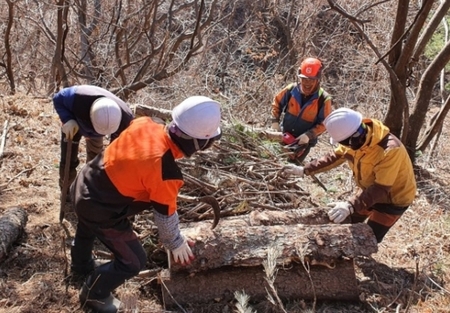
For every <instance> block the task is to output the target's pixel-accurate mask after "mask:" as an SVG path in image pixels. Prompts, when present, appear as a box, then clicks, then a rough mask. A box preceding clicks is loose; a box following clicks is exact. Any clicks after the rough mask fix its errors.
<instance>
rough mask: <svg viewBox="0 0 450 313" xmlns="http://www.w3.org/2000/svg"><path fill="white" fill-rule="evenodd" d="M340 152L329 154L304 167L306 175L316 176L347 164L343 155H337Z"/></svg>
mask: <svg viewBox="0 0 450 313" xmlns="http://www.w3.org/2000/svg"><path fill="white" fill-rule="evenodd" d="M337 151H338V150H335V151H332V152H329V153H327V154H326V155H324V156H322V157H321V158H319V159H316V160H313V161H311V162H309V163H307V164H306V165H305V167H304V174H305V175H314V174H317V173H322V172H326V171H329V170H331V169H332V168H335V167H337V166H339V165H341V164H342V163H344V162H345V159H344V156H343V154H339V153H337Z"/></svg>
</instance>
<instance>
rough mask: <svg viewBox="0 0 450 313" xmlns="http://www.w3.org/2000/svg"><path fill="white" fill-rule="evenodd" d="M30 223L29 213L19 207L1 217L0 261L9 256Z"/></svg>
mask: <svg viewBox="0 0 450 313" xmlns="http://www.w3.org/2000/svg"><path fill="white" fill-rule="evenodd" d="M27 221H28V215H27V212H26V211H25V210H24V209H22V208H18V207H11V208H8V209H6V210H5V212H4V213H3V214H2V216H1V217H0V261H2V260H3V259H4V258H6V256H7V255H8V252H9V250H10V249H11V246H12V245H13V244H14V242H16V240H17V239H19V238H20V236H21V235H22V233H23V231H24V228H25V225H26V223H27Z"/></svg>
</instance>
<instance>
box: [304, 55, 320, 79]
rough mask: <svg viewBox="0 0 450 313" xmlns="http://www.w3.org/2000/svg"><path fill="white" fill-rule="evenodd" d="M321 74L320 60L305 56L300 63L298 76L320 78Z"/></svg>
mask: <svg viewBox="0 0 450 313" xmlns="http://www.w3.org/2000/svg"><path fill="white" fill-rule="evenodd" d="M321 74H322V62H320V60H319V59H316V58H306V59H304V60H303V61H302V64H300V67H299V69H298V76H299V77H300V78H309V79H320V76H321Z"/></svg>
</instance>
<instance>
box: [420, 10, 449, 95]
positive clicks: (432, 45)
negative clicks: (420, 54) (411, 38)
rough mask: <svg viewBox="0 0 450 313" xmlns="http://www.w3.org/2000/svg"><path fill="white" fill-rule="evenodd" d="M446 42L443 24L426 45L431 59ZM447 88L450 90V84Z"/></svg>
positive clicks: (426, 53)
mask: <svg viewBox="0 0 450 313" xmlns="http://www.w3.org/2000/svg"><path fill="white" fill-rule="evenodd" d="M446 20H447V23H449V24H450V16H447V17H446ZM445 44H446V39H445V29H444V26H442V24H441V25H440V26H439V27H438V28H437V30H436V32H435V33H434V35H433V37H431V40H430V42H429V43H428V44H427V46H426V47H425V53H424V54H425V56H426V57H427V58H429V59H433V58H435V57H436V55H437V54H438V53H439V52H440V51H441V50H442V48H443V47H444V45H445ZM445 70H446V71H450V64H447V65H446V66H445ZM445 89H446V90H447V91H449V90H450V84H449V83H448V84H446V86H445Z"/></svg>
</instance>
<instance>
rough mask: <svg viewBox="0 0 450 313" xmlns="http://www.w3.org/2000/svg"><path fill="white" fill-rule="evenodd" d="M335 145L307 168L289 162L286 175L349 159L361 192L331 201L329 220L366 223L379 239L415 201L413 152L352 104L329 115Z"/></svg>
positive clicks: (313, 171)
mask: <svg viewBox="0 0 450 313" xmlns="http://www.w3.org/2000/svg"><path fill="white" fill-rule="evenodd" d="M324 124H325V127H326V130H327V131H328V133H329V135H330V137H331V143H332V144H337V148H336V149H335V150H334V151H333V152H330V153H328V154H327V155H325V156H323V157H321V158H319V159H317V160H314V161H313V162H310V163H308V164H306V165H305V166H304V167H302V166H294V165H289V166H285V167H284V168H283V169H282V175H284V176H290V175H297V176H300V177H301V176H303V175H313V174H316V173H320V172H324V171H328V170H330V169H332V168H335V167H337V166H339V165H341V164H342V163H344V162H346V161H347V163H348V165H349V167H350V168H351V169H352V171H353V178H354V180H355V182H356V184H357V185H358V187H360V189H361V192H360V193H359V194H357V195H355V196H352V197H350V198H349V199H348V200H347V201H342V202H334V203H331V204H329V205H330V206H332V209H331V210H330V211H329V212H328V215H329V217H330V220H331V221H333V222H335V223H342V222H343V221H344V220H345V219H346V218H347V217H348V216H350V218H351V222H352V223H358V222H363V221H365V220H366V219H367V224H368V225H369V226H370V227H371V228H372V230H373V232H374V234H375V237H376V239H377V241H378V242H381V241H382V240H383V238H384V236H385V235H386V233H387V232H388V231H389V229H390V228H391V227H392V226H393V225H394V224H395V223H396V222H397V220H398V219H399V218H400V217H401V216H402V214H403V213H404V212H405V211H406V209H408V207H409V206H410V205H411V204H412V202H413V201H414V198H415V196H416V180H415V177H414V171H413V166H412V163H411V159H410V158H409V155H408V152H407V151H406V148H405V146H404V145H403V144H402V142H401V141H400V140H399V139H398V138H397V137H396V136H394V135H393V134H392V133H390V131H389V128H388V127H387V126H385V125H384V124H383V123H382V122H380V121H378V120H376V119H369V118H364V119H363V117H362V115H361V114H360V113H359V112H356V111H353V110H351V109H348V108H340V109H337V110H335V111H333V112H331V114H330V115H329V116H328V117H327V118H326V119H325V121H324Z"/></svg>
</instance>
